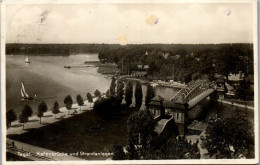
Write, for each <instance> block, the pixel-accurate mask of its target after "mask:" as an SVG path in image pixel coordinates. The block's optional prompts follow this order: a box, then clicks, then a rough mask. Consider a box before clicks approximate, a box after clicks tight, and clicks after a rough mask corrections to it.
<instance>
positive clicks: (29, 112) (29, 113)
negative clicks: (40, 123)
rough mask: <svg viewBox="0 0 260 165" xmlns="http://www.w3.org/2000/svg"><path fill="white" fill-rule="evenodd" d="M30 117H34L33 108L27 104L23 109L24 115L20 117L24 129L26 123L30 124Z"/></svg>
mask: <svg viewBox="0 0 260 165" xmlns="http://www.w3.org/2000/svg"><path fill="white" fill-rule="evenodd" d="M30 116H32V108H31V107H30V106H29V105H28V104H26V105H25V106H24V108H23V109H22V113H21V114H20V115H19V122H20V123H23V129H24V125H25V123H27V122H28V117H30Z"/></svg>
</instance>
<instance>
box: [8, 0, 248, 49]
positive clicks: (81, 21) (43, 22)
mask: <svg viewBox="0 0 260 165" xmlns="http://www.w3.org/2000/svg"><path fill="white" fill-rule="evenodd" d="M252 14H253V12H252V4H247V3H240V4H239V3H237V4H231V3H225V4H191V3H190V4H147V3H146V4H140V3H136V4H97V3H96V4H93V3H92V4H74V5H72V4H70V5H68V4H52V5H50V4H49V5H46V4H38V5H36V4H34V5H32V4H31V5H28V4H27V5H25V4H23V5H22V4H19V5H17V4H8V5H6V42H7V43H18V42H20V43H121V44H141V43H192V44H194V43H195V44H196V43H242V42H243V43H244V42H245V43H251V42H253V37H252V36H253V34H252V30H253V21H252V20H253V19H252V18H253V15H252Z"/></svg>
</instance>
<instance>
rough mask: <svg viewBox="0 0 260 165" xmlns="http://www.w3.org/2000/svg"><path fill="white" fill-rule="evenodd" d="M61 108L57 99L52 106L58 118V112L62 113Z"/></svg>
mask: <svg viewBox="0 0 260 165" xmlns="http://www.w3.org/2000/svg"><path fill="white" fill-rule="evenodd" d="M59 108H60V106H59V103H58V102H57V101H55V102H54V104H53V108H52V113H53V114H55V119H56V114H58V113H60V110H59Z"/></svg>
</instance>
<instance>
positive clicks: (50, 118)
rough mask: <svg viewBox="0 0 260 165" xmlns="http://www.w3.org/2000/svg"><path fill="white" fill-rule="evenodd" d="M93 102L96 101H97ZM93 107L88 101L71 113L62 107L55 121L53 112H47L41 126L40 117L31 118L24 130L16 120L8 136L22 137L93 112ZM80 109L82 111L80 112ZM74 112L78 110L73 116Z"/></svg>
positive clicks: (74, 105) (75, 107) (76, 105)
mask: <svg viewBox="0 0 260 165" xmlns="http://www.w3.org/2000/svg"><path fill="white" fill-rule="evenodd" d="M93 100H94V101H95V99H93ZM92 106H94V103H91V108H90V103H89V102H88V101H84V106H81V107H79V106H78V104H73V105H72V109H71V110H70V111H68V110H67V109H66V108H65V107H62V108H60V113H58V114H56V117H57V118H56V119H55V115H54V114H53V113H52V112H51V111H47V112H45V113H44V116H43V117H42V119H41V124H40V120H39V117H37V116H32V117H29V121H28V122H27V123H25V125H24V129H23V124H21V123H19V121H18V120H16V121H14V122H12V126H11V127H10V128H8V129H7V135H11V134H18V135H20V134H23V133H25V132H27V131H29V130H30V129H31V128H40V127H43V126H45V125H48V124H52V123H55V122H58V121H60V120H63V119H66V118H70V117H73V116H74V115H78V114H81V113H83V112H85V111H89V110H92ZM80 108H81V110H79V109H80ZM74 110H76V111H77V113H74V114H73V112H74ZM68 113H69V114H68Z"/></svg>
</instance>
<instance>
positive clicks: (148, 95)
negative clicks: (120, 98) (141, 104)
mask: <svg viewBox="0 0 260 165" xmlns="http://www.w3.org/2000/svg"><path fill="white" fill-rule="evenodd" d="M154 96H155V92H154V89H153V87H152V86H151V85H150V84H148V85H147V91H146V97H145V106H146V107H147V106H148V104H149V103H150V101H151V99H152V98H153V97H154Z"/></svg>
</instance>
